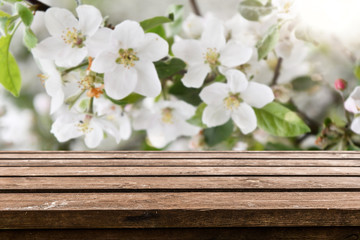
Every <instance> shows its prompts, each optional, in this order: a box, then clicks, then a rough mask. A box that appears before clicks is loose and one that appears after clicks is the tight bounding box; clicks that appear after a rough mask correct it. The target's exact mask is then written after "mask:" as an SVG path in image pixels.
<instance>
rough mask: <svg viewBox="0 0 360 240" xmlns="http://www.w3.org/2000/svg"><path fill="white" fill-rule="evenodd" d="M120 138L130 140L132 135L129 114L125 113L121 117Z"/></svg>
mask: <svg viewBox="0 0 360 240" xmlns="http://www.w3.org/2000/svg"><path fill="white" fill-rule="evenodd" d="M119 126H120V139H124V140H128V139H129V138H130V136H131V132H132V130H131V123H130V119H129V117H128V115H127V114H123V115H122V116H120V118H119Z"/></svg>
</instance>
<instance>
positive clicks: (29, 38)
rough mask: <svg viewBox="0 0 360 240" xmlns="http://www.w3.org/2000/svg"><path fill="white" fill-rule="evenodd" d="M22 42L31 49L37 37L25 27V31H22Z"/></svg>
mask: <svg viewBox="0 0 360 240" xmlns="http://www.w3.org/2000/svg"><path fill="white" fill-rule="evenodd" d="M23 40H24V44H25V46H26V47H27V48H28V49H29V50H31V49H32V48H34V47H35V46H36V44H37V42H38V39H37V37H36V36H35V34H34V32H33V31H32V30H31V29H30V28H29V27H27V28H26V29H25V32H24V39H23Z"/></svg>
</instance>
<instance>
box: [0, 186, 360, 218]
mask: <svg viewBox="0 0 360 240" xmlns="http://www.w3.org/2000/svg"><path fill="white" fill-rule="evenodd" d="M359 199H360V192H294V193H292V192H285V193H280V194H279V193H274V192H260V193H254V192H233V193H232V192H230V193H228V192H224V193H206V192H205V193H79V194H72V193H16V194H13V193H2V194H0V211H5V210H6V211H7V210H25V211H26V210H41V209H44V210H89V209H92V210H95V209H96V210H111V209H115V210H126V209H130V210H160V209H162V210H169V209H185V210H187V209H195V210H206V209H219V210H221V209H255V210H261V209H274V210H275V209H343V210H344V209H354V210H358V211H360V200H359ZM53 203H54V204H55V205H54V206H52V205H53ZM49 206H51V207H49ZM358 220H359V222H360V218H359V219H358Z"/></svg>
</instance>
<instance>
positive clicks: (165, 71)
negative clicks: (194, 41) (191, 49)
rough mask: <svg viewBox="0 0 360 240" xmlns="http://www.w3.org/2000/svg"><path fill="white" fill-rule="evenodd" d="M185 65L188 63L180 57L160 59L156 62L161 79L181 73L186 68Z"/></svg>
mask: <svg viewBox="0 0 360 240" xmlns="http://www.w3.org/2000/svg"><path fill="white" fill-rule="evenodd" d="M185 67H186V64H185V63H184V62H183V61H182V60H181V59H178V58H172V59H170V60H169V61H166V62H163V61H158V62H156V63H155V68H156V71H157V73H158V75H159V78H160V79H166V78H169V77H171V76H173V75H175V74H177V73H179V72H180V71H181V70H184V69H185Z"/></svg>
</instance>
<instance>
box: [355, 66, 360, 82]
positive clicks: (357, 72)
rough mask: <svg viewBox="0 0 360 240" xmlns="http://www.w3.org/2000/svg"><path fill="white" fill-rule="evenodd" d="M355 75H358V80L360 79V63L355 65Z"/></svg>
mask: <svg viewBox="0 0 360 240" xmlns="http://www.w3.org/2000/svg"><path fill="white" fill-rule="evenodd" d="M354 75H355V77H356V78H357V79H358V80H360V65H358V66H355V68H354Z"/></svg>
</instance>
